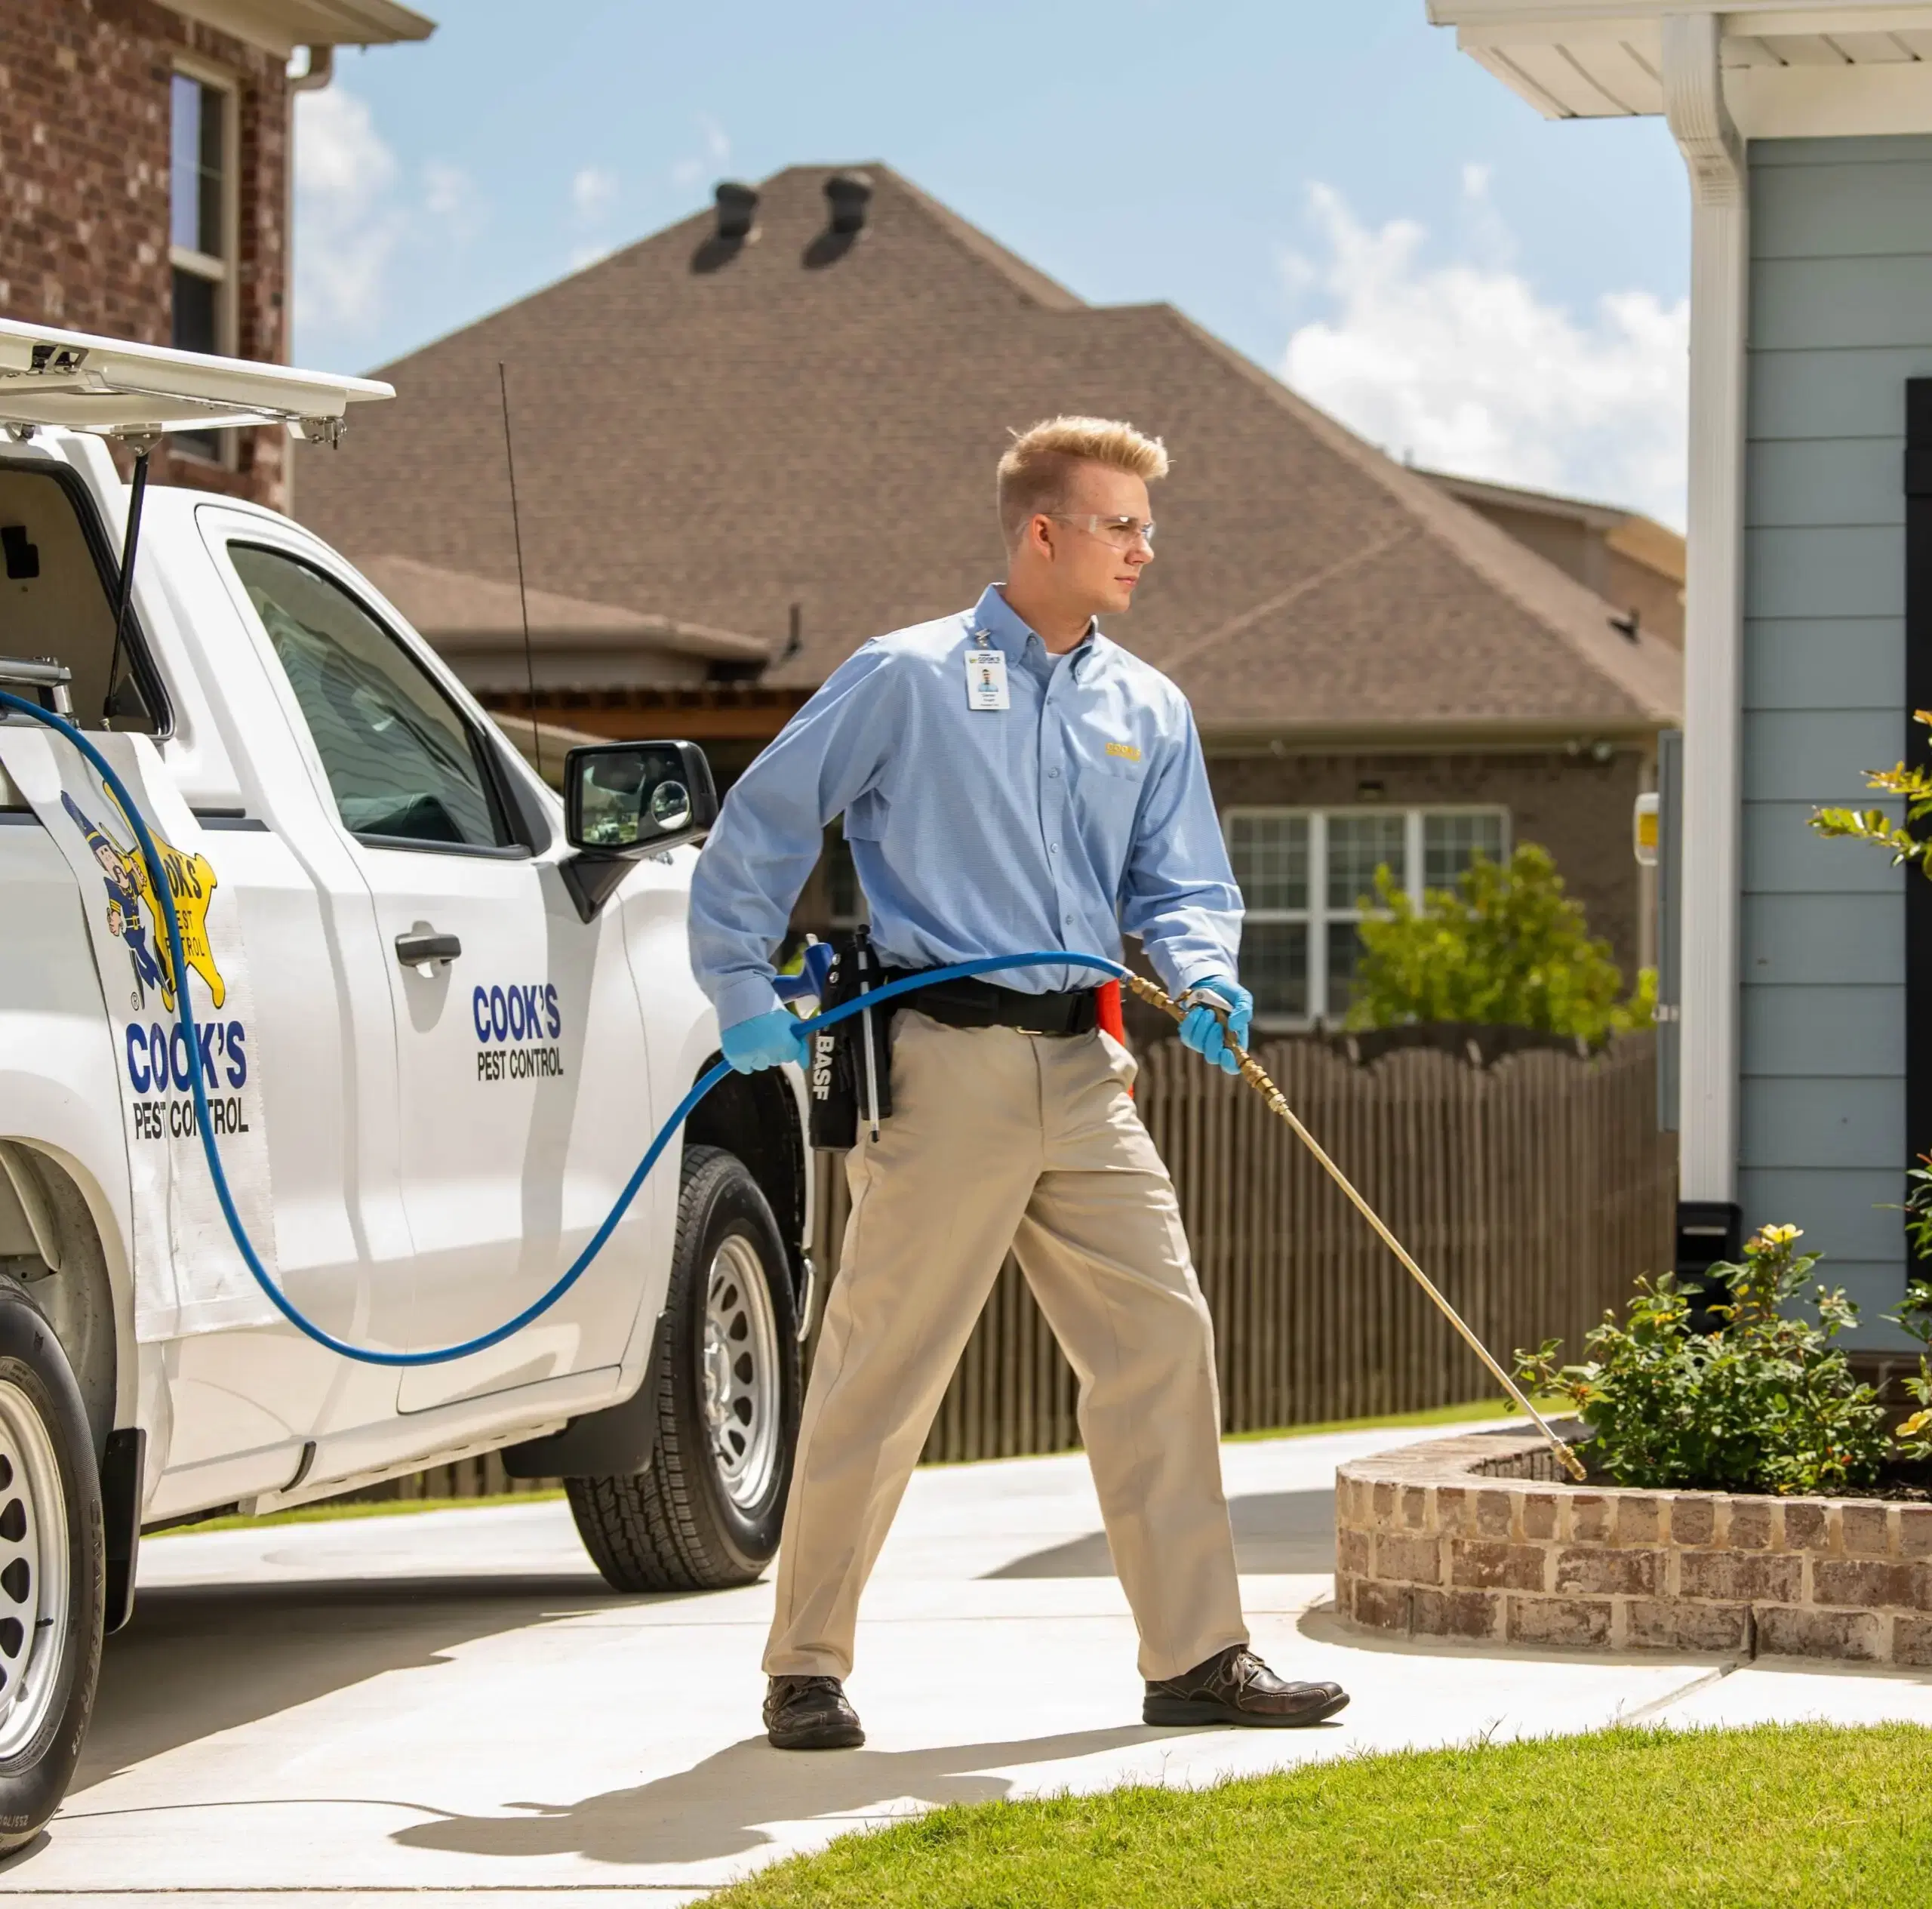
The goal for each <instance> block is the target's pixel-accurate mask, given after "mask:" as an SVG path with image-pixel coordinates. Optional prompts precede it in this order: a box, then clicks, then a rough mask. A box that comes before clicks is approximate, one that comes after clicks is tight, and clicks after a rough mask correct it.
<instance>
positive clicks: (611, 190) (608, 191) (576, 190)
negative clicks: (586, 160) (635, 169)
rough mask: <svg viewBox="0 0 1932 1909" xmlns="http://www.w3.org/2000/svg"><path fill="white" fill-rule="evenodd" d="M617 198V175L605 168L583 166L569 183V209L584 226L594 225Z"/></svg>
mask: <svg viewBox="0 0 1932 1909" xmlns="http://www.w3.org/2000/svg"><path fill="white" fill-rule="evenodd" d="M616 199H617V174H615V173H614V172H612V171H610V169H609V168H608V167H605V166H584V167H582V168H580V169H579V170H578V171H577V175H576V177H574V178H573V179H572V180H571V210H572V211H574V212H575V213H576V214H577V217H578V219H579V220H581V221H582V222H583V223H584V224H586V225H595V223H596V222H597V221H598V220H599V219H601V217H603V216H604V214H605V213H606V212H608V211H610V209H611V205H612V204H613V203H614V202H615V200H616Z"/></svg>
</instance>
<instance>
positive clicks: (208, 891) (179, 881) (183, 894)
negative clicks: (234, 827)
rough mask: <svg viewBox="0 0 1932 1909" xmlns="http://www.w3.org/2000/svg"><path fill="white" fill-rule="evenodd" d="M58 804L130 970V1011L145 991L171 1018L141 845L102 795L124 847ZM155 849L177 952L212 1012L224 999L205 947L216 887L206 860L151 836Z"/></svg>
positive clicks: (164, 948)
mask: <svg viewBox="0 0 1932 1909" xmlns="http://www.w3.org/2000/svg"><path fill="white" fill-rule="evenodd" d="M103 793H106V792H103ZM60 800H61V802H62V803H63V805H64V806H65V807H66V811H67V813H68V814H69V815H70V816H71V817H72V818H73V822H74V826H75V827H76V828H77V829H78V830H80V832H81V833H82V836H85V838H86V840H87V845H88V848H89V850H90V851H91V852H92V854H93V855H94V860H95V861H97V863H98V864H100V873H101V877H102V880H103V884H104V885H105V886H106V890H107V927H108V931H109V933H110V934H113V935H115V937H116V938H118V940H119V941H121V942H122V944H123V945H124V946H125V947H126V949H127V950H128V960H129V962H131V964H132V965H133V968H134V996H133V999H132V1002H131V1005H132V1006H133V1008H134V1011H135V1012H136V1013H137V1014H138V1013H139V1012H140V1011H141V1009H142V1008H143V1005H144V1004H145V1002H146V998H147V990H149V988H151V987H152V988H157V989H158V990H160V993H161V999H162V1005H164V1006H165V1008H166V1009H167V1010H168V1012H169V1013H170V1014H172V1013H173V1012H174V988H175V975H174V959H173V957H172V956H171V954H170V953H169V950H168V924H167V922H166V921H165V919H163V917H162V912H161V904H160V902H159V901H158V900H157V898H156V897H155V891H154V886H153V883H152V880H151V879H149V874H148V866H147V862H146V858H144V857H143V855H142V854H141V851H140V843H139V842H137V841H134V840H133V839H132V838H133V836H134V831H133V830H132V829H131V828H129V827H128V818H127V817H126V816H125V814H122V812H121V808H120V805H119V803H118V802H115V800H114V797H113V796H112V794H111V793H108V794H107V800H108V801H109V802H110V803H112V804H113V807H114V811H115V817H116V820H117V821H118V824H119V825H120V830H121V832H122V833H125V834H126V835H127V836H128V837H129V838H130V842H129V845H128V846H127V847H125V848H123V847H122V845H121V844H120V843H119V842H118V841H116V840H115V837H114V836H112V835H110V834H109V833H108V831H107V830H106V828H105V827H103V826H102V825H101V824H100V823H98V822H97V821H94V819H93V817H91V816H90V815H88V813H87V812H86V811H85V810H84V809H83V808H82V807H81V805H80V804H79V803H78V802H75V799H73V797H72V796H70V795H69V794H68V793H66V790H62V791H61V793H60ZM155 847H156V848H158V849H159V850H160V851H161V861H162V869H163V870H164V871H165V873H166V875H167V877H168V893H169V894H171V895H172V896H173V897H174V913H175V915H176V916H177V919H179V921H180V924H181V948H182V952H183V954H184V955H186V957H187V962H188V965H189V967H190V968H192V969H193V970H194V971H195V973H196V974H198V975H200V976H201V978H202V980H203V981H205V982H206V983H207V984H208V995H209V997H210V999H211V1000H212V1001H213V1002H214V1005H215V1006H217V1008H219V1007H220V1005H222V1003H223V1002H224V1001H226V999H227V998H228V984H227V983H226V982H225V981H223V979H222V978H221V970H220V968H219V967H218V966H217V965H216V962H215V958H214V948H213V947H211V945H210V944H209V941H208V904H209V903H210V902H211V901H212V900H213V899H214V891H215V886H216V881H215V872H214V865H213V864H211V862H210V861H208V858H207V857H206V856H205V855H186V854H183V853H182V852H181V851H180V849H178V848H175V847H174V845H173V844H172V843H171V842H166V841H165V840H163V839H162V837H161V836H158V835H157V836H155ZM144 908H145V913H144V912H143V909H144Z"/></svg>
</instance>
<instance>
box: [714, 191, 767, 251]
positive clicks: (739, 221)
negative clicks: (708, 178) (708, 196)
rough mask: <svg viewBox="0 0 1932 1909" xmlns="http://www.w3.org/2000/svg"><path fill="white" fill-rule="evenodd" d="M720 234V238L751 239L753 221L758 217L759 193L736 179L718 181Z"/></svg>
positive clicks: (717, 196)
mask: <svg viewBox="0 0 1932 1909" xmlns="http://www.w3.org/2000/svg"><path fill="white" fill-rule="evenodd" d="M715 196H716V199H717V201H718V237H719V238H720V239H749V237H750V236H751V231H752V220H754V219H755V218H756V217H758V193H757V192H756V191H755V189H753V188H752V187H751V186H745V185H740V183H739V182H738V181H737V180H735V179H721V180H719V181H718V190H717V192H716V195H715Z"/></svg>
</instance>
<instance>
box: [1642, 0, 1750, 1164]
mask: <svg viewBox="0 0 1932 1909" xmlns="http://www.w3.org/2000/svg"><path fill="white" fill-rule="evenodd" d="M1719 34H1720V23H1719V20H1718V17H1716V16H1715V14H1709V13H1703V14H1668V15H1666V17H1665V18H1664V20H1663V82H1664V100H1665V112H1666V118H1667V119H1668V120H1669V125H1670V129H1671V131H1672V134H1674V135H1675V137H1676V140H1677V143H1678V146H1679V147H1680V149H1681V150H1682V152H1683V154H1684V163H1685V165H1686V166H1687V168H1689V171H1690V193H1691V207H1692V209H1691V223H1690V498H1689V506H1690V508H1689V529H1690V568H1689V574H1688V577H1687V580H1686V584H1685V590H1684V803H1683V861H1682V867H1683V888H1684V894H1683V912H1682V928H1681V933H1682V938H1683V964H1682V1007H1681V1015H1682V1023H1681V1032H1680V1035H1679V1044H1680V1045H1679V1052H1680V1056H1681V1100H1680V1103H1679V1119H1678V1125H1679V1128H1680V1135H1679V1143H1680V1153H1679V1187H1678V1193H1679V1197H1680V1198H1681V1199H1687V1200H1722V1201H1730V1200H1734V1199H1736V1198H1737V1151H1738V1133H1737V1124H1738V1077H1737V1068H1738V1025H1737V1022H1738V996H1739V986H1738V983H1739V975H1738V960H1739V954H1738V891H1739V887H1740V881H1741V875H1742V871H1741V868H1740V836H1741V833H1742V824H1741V794H1742V785H1741V781H1740V759H1739V758H1740V750H1739V731H1740V727H1741V711H1742V702H1743V694H1742V663H1741V658H1742V652H1743V620H1744V534H1743V531H1744V430H1745V417H1744V396H1745V343H1746V335H1745V334H1746V308H1747V300H1748V297H1749V260H1750V251H1749V239H1750V235H1749V209H1748V204H1747V197H1748V195H1747V186H1748V183H1749V174H1748V172H1747V170H1746V156H1745V148H1744V142H1743V139H1742V138H1741V137H1740V135H1739V134H1738V131H1737V128H1736V126H1735V125H1734V124H1733V123H1732V122H1731V119H1730V113H1729V112H1728V111H1727V109H1726V108H1725V105H1724V75H1723V69H1722V67H1721V65H1720V63H1719V60H1718V39H1719Z"/></svg>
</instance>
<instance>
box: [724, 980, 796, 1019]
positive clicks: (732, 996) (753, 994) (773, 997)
mask: <svg viewBox="0 0 1932 1909" xmlns="http://www.w3.org/2000/svg"><path fill="white" fill-rule="evenodd" d="M782 1005H783V1002H780V999H778V996H777V993H776V991H775V990H774V989H773V987H772V985H771V982H770V981H768V979H767V978H765V977H764V975H733V976H732V977H731V979H730V980H729V981H726V982H724V984H722V985H721V987H719V989H718V992H717V993H716V994H715V996H713V997H712V1006H713V1007H715V1008H716V1009H717V1010H718V1027H720V1028H721V1029H722V1028H726V1027H737V1024H738V1023H739V1022H740V1021H755V1020H756V1019H757V1018H758V1016H759V1015H768V1014H771V1013H772V1012H773V1011H774V1010H775V1009H777V1008H780V1007H781V1006H782Z"/></svg>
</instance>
